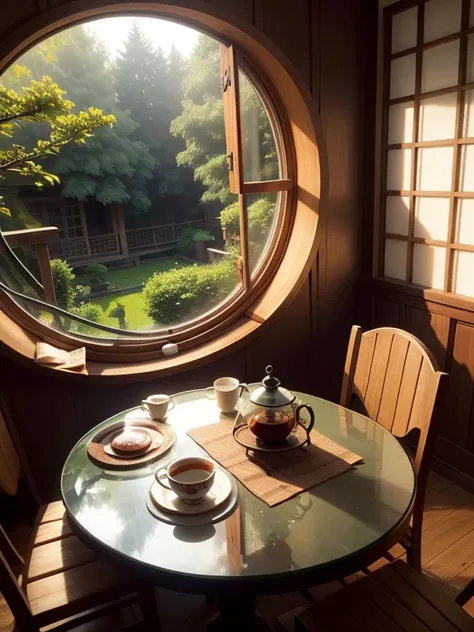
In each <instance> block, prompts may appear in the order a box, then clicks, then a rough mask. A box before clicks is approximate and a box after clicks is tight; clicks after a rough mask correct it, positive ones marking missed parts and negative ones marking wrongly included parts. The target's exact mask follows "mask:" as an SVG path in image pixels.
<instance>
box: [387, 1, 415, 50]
mask: <svg viewBox="0 0 474 632" xmlns="http://www.w3.org/2000/svg"><path fill="white" fill-rule="evenodd" d="M417 24H418V7H413V8H411V9H408V11H402V12H401V13H396V14H395V15H394V16H393V19H392V53H399V52H400V51H402V50H406V49H407V48H413V46H416V28H417Z"/></svg>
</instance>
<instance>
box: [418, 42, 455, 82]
mask: <svg viewBox="0 0 474 632" xmlns="http://www.w3.org/2000/svg"><path fill="white" fill-rule="evenodd" d="M458 63H459V40H456V41H454V42H448V43H447V44H441V46H435V47H434V48H429V49H428V50H425V51H423V64H422V73H421V91H422V92H430V91H431V90H439V89H440V88H447V87H449V86H455V85H456V84H457V82H458Z"/></svg>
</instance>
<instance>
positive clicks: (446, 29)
mask: <svg viewBox="0 0 474 632" xmlns="http://www.w3.org/2000/svg"><path fill="white" fill-rule="evenodd" d="M461 12H462V0H430V1H429V2H427V3H426V4H425V19H424V41H425V42H432V41H433V40H435V39H439V38H440V37H444V36H445V35H451V34H452V33H456V32H457V31H460V30H461Z"/></svg>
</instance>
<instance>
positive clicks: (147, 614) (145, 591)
mask: <svg viewBox="0 0 474 632" xmlns="http://www.w3.org/2000/svg"><path fill="white" fill-rule="evenodd" d="M137 592H138V598H139V600H140V605H141V608H142V612H143V622H144V630H146V632H162V627H161V623H160V615H159V612H158V605H157V603H156V595H155V587H154V586H153V584H148V583H146V584H145V583H142V584H141V585H140V587H139V589H138V591H137Z"/></svg>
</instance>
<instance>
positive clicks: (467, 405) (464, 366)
mask: <svg viewBox="0 0 474 632" xmlns="http://www.w3.org/2000/svg"><path fill="white" fill-rule="evenodd" d="M473 379H474V327H472V326H470V325H465V324H464V323H457V325H456V333H455V336H454V346H453V355H452V360H451V367H450V371H449V387H448V406H447V410H446V416H447V419H446V423H445V424H443V428H442V434H443V436H445V437H446V438H447V439H449V440H450V441H452V442H453V443H455V444H457V445H459V446H461V447H463V448H466V449H467V450H470V451H471V450H472V447H473V446H472V445H471V441H470V439H471V434H472V423H473V422H472V399H473V394H474V390H473ZM473 458H474V457H473Z"/></svg>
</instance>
